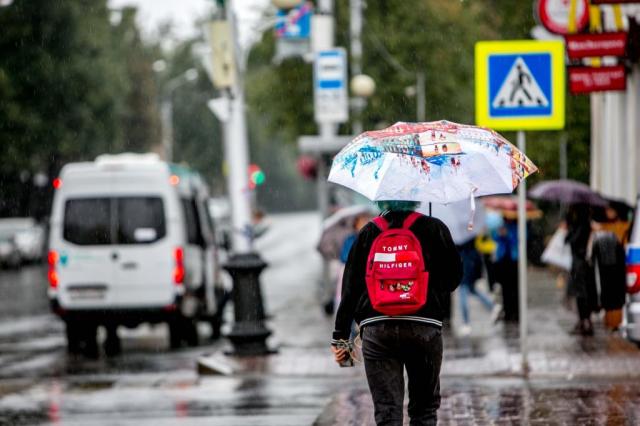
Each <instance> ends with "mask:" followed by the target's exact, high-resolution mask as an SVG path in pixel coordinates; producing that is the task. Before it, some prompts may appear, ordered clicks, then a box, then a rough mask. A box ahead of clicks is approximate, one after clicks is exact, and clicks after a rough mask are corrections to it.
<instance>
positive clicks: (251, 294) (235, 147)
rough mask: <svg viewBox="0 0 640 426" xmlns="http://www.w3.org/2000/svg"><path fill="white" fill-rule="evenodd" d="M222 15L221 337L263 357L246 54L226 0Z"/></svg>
mask: <svg viewBox="0 0 640 426" xmlns="http://www.w3.org/2000/svg"><path fill="white" fill-rule="evenodd" d="M226 8H227V9H226V13H227V19H228V21H229V25H230V26H231V34H232V39H233V43H234V47H235V49H234V52H235V55H236V56H235V62H236V75H235V79H234V80H235V82H234V86H233V87H232V88H230V91H229V94H230V96H231V99H230V111H229V112H230V114H229V119H228V121H227V123H226V126H225V150H226V151H227V152H228V155H227V157H226V158H227V159H228V161H229V176H228V178H227V185H228V188H229V196H230V198H231V213H232V216H231V221H232V225H233V231H234V232H233V253H232V255H231V256H230V257H229V260H228V261H227V263H226V264H225V266H224V268H225V270H226V271H227V272H228V273H229V275H231V278H232V280H233V310H234V323H233V326H232V328H231V331H230V332H229V333H227V335H226V336H227V338H229V340H230V341H231V343H232V344H233V352H230V353H231V354H234V355H239V356H244V355H264V354H268V353H272V352H273V351H272V350H270V349H269V348H268V347H267V344H266V340H267V338H268V337H269V336H270V335H271V331H270V330H269V329H268V328H267V327H266V325H265V322H264V320H265V313H264V305H263V301H262V290H261V288H260V273H261V272H262V271H263V269H264V268H265V267H266V266H267V264H266V263H265V262H264V261H263V260H262V258H261V257H260V255H259V254H258V253H255V252H253V251H252V247H251V235H252V233H253V231H252V229H251V228H250V227H251V226H252V225H251V207H250V202H251V200H250V190H249V172H248V169H249V153H248V150H249V148H248V146H249V144H248V136H247V123H246V118H245V109H244V81H243V80H244V79H243V74H244V68H245V64H246V55H244V53H243V52H242V50H241V49H240V47H239V45H238V38H237V32H236V21H235V19H236V18H235V13H234V9H233V2H232V0H227V3H226Z"/></svg>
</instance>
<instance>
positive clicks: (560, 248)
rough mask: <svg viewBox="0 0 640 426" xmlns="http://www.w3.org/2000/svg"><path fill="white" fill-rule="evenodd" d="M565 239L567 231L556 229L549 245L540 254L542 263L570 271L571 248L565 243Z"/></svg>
mask: <svg viewBox="0 0 640 426" xmlns="http://www.w3.org/2000/svg"><path fill="white" fill-rule="evenodd" d="M566 238H567V230H566V229H564V228H558V229H556V232H554V234H553V236H552V237H551V240H549V244H547V247H546V248H545V249H544V252H542V257H541V259H542V261H543V262H544V263H546V264H549V265H553V266H557V267H559V268H562V269H565V270H567V271H569V270H571V260H572V258H571V247H569V244H566V243H565V239H566Z"/></svg>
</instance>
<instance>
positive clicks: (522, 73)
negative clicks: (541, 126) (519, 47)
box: [489, 53, 551, 117]
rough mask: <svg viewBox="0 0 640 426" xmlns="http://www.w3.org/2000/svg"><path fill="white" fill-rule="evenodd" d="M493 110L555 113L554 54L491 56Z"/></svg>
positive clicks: (499, 114)
mask: <svg viewBox="0 0 640 426" xmlns="http://www.w3.org/2000/svg"><path fill="white" fill-rule="evenodd" d="M489 99H490V103H489V114H490V115H491V116H493V117H511V116H535V117H547V116H549V115H551V102H550V99H551V55H550V54H548V53H536V54H529V55H492V56H489Z"/></svg>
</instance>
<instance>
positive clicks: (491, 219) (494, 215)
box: [485, 210, 504, 231]
mask: <svg viewBox="0 0 640 426" xmlns="http://www.w3.org/2000/svg"><path fill="white" fill-rule="evenodd" d="M485 222H486V225H487V229H489V230H490V231H495V230H497V229H498V228H500V227H501V226H503V225H504V219H502V215H501V214H500V213H498V212H496V211H493V210H487V211H486V213H485Z"/></svg>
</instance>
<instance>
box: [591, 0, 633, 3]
mask: <svg viewBox="0 0 640 426" xmlns="http://www.w3.org/2000/svg"><path fill="white" fill-rule="evenodd" d="M619 3H640V0H591V4H619Z"/></svg>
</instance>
